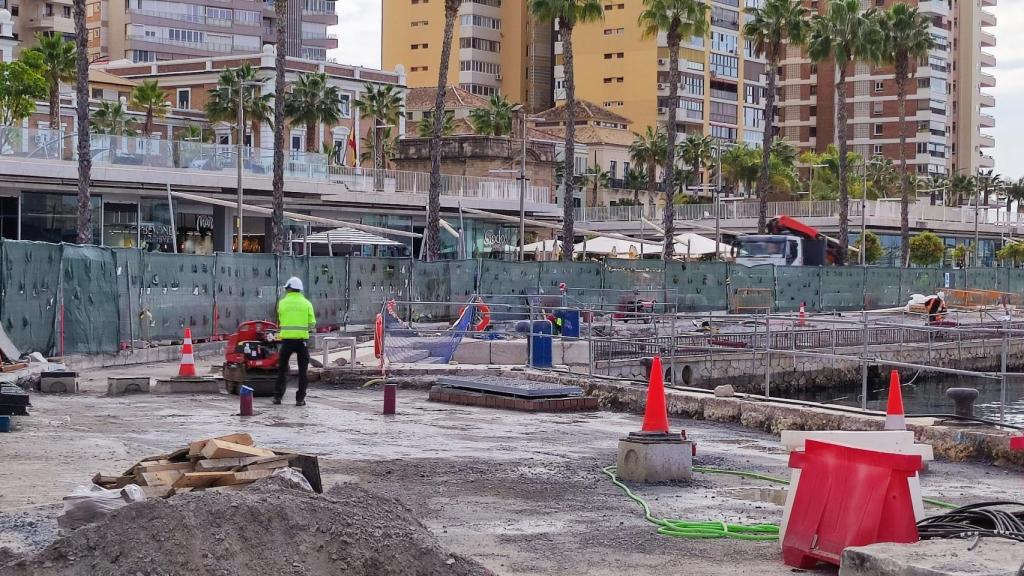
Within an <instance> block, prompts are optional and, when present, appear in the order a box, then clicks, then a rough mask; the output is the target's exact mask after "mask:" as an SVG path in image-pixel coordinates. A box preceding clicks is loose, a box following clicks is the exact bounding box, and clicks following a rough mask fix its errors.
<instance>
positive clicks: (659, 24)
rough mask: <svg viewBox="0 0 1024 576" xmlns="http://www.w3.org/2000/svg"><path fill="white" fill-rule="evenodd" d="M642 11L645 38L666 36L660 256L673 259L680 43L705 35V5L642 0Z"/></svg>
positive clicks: (683, 0) (686, 0)
mask: <svg viewBox="0 0 1024 576" xmlns="http://www.w3.org/2000/svg"><path fill="white" fill-rule="evenodd" d="M643 7H644V9H643V11H642V12H641V13H640V18H639V20H638V22H637V23H638V24H639V25H640V28H641V29H642V30H643V33H644V36H645V37H648V38H654V37H657V36H658V34H659V33H661V32H664V33H665V34H666V37H667V44H668V54H669V61H668V62H669V64H668V70H669V72H668V82H669V92H668V122H667V124H668V126H667V129H666V140H667V143H668V144H667V146H668V152H667V153H666V155H665V176H664V178H663V185H664V187H665V194H666V195H667V196H666V201H665V206H666V210H665V217H664V221H663V222H662V227H663V228H664V229H665V243H664V245H663V246H662V258H664V259H665V260H671V259H672V253H673V247H674V246H675V221H674V220H675V211H674V210H672V196H673V194H674V191H675V164H676V140H677V138H676V132H677V129H678V126H677V125H676V115H677V114H678V113H679V82H680V75H679V46H680V44H682V42H683V39H684V38H690V37H691V36H705V35H707V31H708V24H707V20H706V18H705V15H706V13H707V11H708V6H707V4H705V3H704V2H701V1H699V0H644V3H643Z"/></svg>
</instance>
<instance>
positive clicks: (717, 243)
mask: <svg viewBox="0 0 1024 576" xmlns="http://www.w3.org/2000/svg"><path fill="white" fill-rule="evenodd" d="M721 197H722V139H721V138H719V139H718V189H716V190H715V260H718V259H720V258H721V257H722V251H721V250H720V249H719V246H721V244H722V225H721V220H722V215H721V214H720V212H721V202H722V198H721ZM687 251H689V244H687ZM687 257H689V254H687Z"/></svg>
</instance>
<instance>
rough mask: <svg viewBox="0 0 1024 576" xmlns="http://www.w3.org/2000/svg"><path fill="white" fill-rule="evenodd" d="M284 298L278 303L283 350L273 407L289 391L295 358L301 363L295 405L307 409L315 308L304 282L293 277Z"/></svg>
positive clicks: (278, 366)
mask: <svg viewBox="0 0 1024 576" xmlns="http://www.w3.org/2000/svg"><path fill="white" fill-rule="evenodd" d="M284 290H285V295H284V298H281V301H280V302H278V303H277V321H278V327H279V330H280V331H279V332H278V335H279V336H280V338H281V347H280V353H279V357H278V365H277V385H276V386H275V387H274V404H280V403H281V399H282V398H284V391H285V389H286V388H287V386H288V384H287V378H288V372H289V368H288V363H289V361H290V360H291V357H292V354H295V355H296V356H298V360H299V389H298V390H297V391H296V392H295V405H296V406H305V405H306V386H307V385H308V384H309V381H308V379H307V375H306V373H307V372H308V370H309V350H308V349H307V348H306V341H307V340H309V331H310V330H313V329H314V328H315V327H316V316H315V315H314V314H313V305H312V304H310V303H309V300H307V299H306V297H305V296H303V295H302V280H299V279H298V278H296V277H294V276H292V277H291V278H289V279H288V281H287V282H285V284H284Z"/></svg>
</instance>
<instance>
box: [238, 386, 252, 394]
mask: <svg viewBox="0 0 1024 576" xmlns="http://www.w3.org/2000/svg"><path fill="white" fill-rule="evenodd" d="M252 392H253V390H252V388H249V387H248V386H242V387H241V388H239V389H238V395H239V396H246V395H249V396H251V395H252Z"/></svg>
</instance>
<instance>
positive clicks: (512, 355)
mask: <svg viewBox="0 0 1024 576" xmlns="http://www.w3.org/2000/svg"><path fill="white" fill-rule="evenodd" d="M526 354H527V349H526V340H494V341H493V342H491V362H490V363H491V364H497V365H501V366H522V365H525V364H526ZM555 362H557V360H555Z"/></svg>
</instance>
